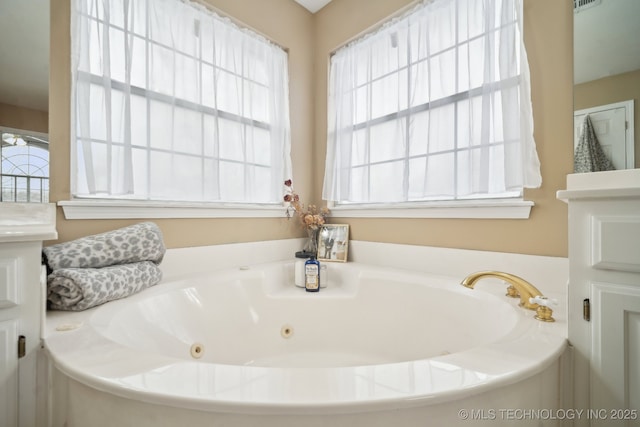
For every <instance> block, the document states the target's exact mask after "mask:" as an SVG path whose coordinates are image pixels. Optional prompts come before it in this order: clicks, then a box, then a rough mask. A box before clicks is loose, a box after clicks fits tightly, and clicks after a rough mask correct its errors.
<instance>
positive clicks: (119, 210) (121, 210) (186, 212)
mask: <svg viewBox="0 0 640 427" xmlns="http://www.w3.org/2000/svg"><path fill="white" fill-rule="evenodd" d="M191 4H192V5H193V6H194V7H196V8H200V9H202V10H204V11H206V13H213V14H215V15H217V16H218V17H220V18H221V19H222V20H224V21H226V22H227V23H228V24H229V25H230V26H233V27H236V28H237V29H238V30H240V31H243V32H244V31H250V32H252V33H254V34H255V35H256V36H257V37H260V38H263V39H265V40H266V41H267V42H268V43H271V44H272V45H274V46H276V47H279V48H280V49H281V50H282V51H283V53H284V55H285V56H288V53H289V52H288V49H287V48H285V47H283V46H282V45H280V44H279V43H277V42H275V41H273V40H271V39H270V38H269V37H267V36H265V35H264V34H263V33H261V32H259V31H257V30H254V29H253V28H251V27H250V26H247V25H246V24H244V23H242V22H240V21H238V20H236V19H235V18H230V17H226V16H224V15H222V14H220V13H219V12H218V11H217V10H214V9H211V8H207V7H205V6H203V5H200V4H198V3H197V2H191ZM73 7H75V6H73V5H72V8H73ZM77 13H78V14H79V15H83V16H85V18H87V19H90V20H92V21H96V22H98V23H100V24H101V25H109V26H110V27H114V28H117V29H119V30H122V29H121V28H120V27H118V26H116V25H115V24H113V23H112V22H105V21H104V19H103V18H101V17H100V16H95V17H94V16H86V14H83V13H82V12H80V11H78V12H77ZM135 37H137V38H139V39H140V40H141V41H142V42H143V43H144V44H145V47H144V49H145V50H146V49H149V48H150V47H149V46H151V45H157V46H159V47H162V48H166V49H171V50H172V51H173V52H175V53H177V54H180V55H183V56H187V57H189V58H191V59H193V60H194V61H195V62H196V64H197V66H198V67H199V68H200V69H201V68H202V67H203V66H204V65H208V66H211V67H213V69H214V72H216V71H218V72H225V73H229V74H230V75H233V76H235V77H237V78H239V79H240V80H241V81H242V82H251V83H252V84H257V85H260V86H264V85H263V84H261V83H260V82H258V81H254V80H253V79H252V78H251V77H250V76H248V75H239V74H237V73H234V72H233V70H230V69H226V68H224V67H221V66H220V65H219V64H216V63H215V61H214V63H210V62H209V61H208V60H207V59H205V58H203V57H201V56H193V55H189V53H187V52H183V51H181V50H180V49H178V50H176V49H174V48H172V47H170V46H166V45H165V44H163V43H161V42H159V41H157V40H153V39H151V38H150V35H149V28H148V22H147V29H146V30H145V34H142V35H140V34H136V35H135ZM145 61H148V58H147V59H145ZM287 63H288V60H287V62H285V67H287V65H286V64H287ZM146 66H147V68H148V64H147V65H146ZM72 72H73V70H72ZM285 72H286V73H288V69H285ZM73 74H74V78H77V77H76V75H83V76H84V77H85V78H86V80H84V82H86V84H92V83H95V82H100V83H101V82H102V77H101V76H99V75H94V74H91V72H89V71H81V70H80V69H77V70H75V72H74V73H73ZM202 78H203V77H202V73H200V79H202ZM147 79H148V74H147ZM244 84H245V83H243V85H244ZM72 85H73V88H74V92H73V94H72V109H73V108H77V107H76V101H75V99H76V98H75V83H73V84H72ZM109 86H110V87H111V88H112V89H116V90H120V91H122V88H124V87H125V86H126V83H122V82H120V81H119V80H117V79H116V78H114V77H113V76H112V77H110V78H109ZM128 89H129V90H131V92H132V93H133V94H137V95H139V96H142V97H144V98H145V99H146V101H145V102H147V108H148V102H149V99H150V98H149V97H151V98H153V99H156V100H159V101H161V100H162V99H163V98H172V97H171V96H169V95H164V94H163V93H161V92H157V91H154V90H152V89H148V88H143V87H139V86H135V85H134V84H130V85H129V86H128ZM285 93H287V94H288V88H286V92H285ZM199 98H200V99H201V95H200V96H199ZM172 101H174V102H175V104H176V105H177V106H179V107H181V108H185V109H187V110H190V111H194V112H199V113H202V114H203V115H207V114H209V115H214V116H216V117H221V118H223V119H227V120H231V121H233V122H235V123H238V124H239V125H241V126H243V129H244V128H245V127H246V126H247V125H248V126H253V127H255V128H259V129H262V130H265V131H267V132H269V131H270V129H271V124H269V123H266V122H262V121H260V120H257V119H254V118H252V117H249V116H246V117H245V116H244V115H238V114H234V113H231V112H227V111H224V110H221V109H219V108H212V107H209V106H207V104H205V103H200V104H198V103H197V102H196V103H194V102H191V101H189V100H187V99H181V98H178V97H177V95H176V96H175V97H173V98H172ZM194 105H195V106H196V107H197V108H193V106H194ZM287 112H288V108H287ZM147 114H148V113H147ZM75 116H76V114H75V113H73V112H72V122H71V126H72V134H73V135H74V136H75V126H77V118H76V117H75ZM147 120H148V118H147ZM287 120H289V118H287ZM243 132H244V131H243ZM87 140H90V141H92V142H99V143H106V144H110V145H118V143H114V142H113V141H111V142H109V141H103V140H99V139H95V138H87ZM79 141H80V140H79V138H77V137H76V138H75V139H74V140H73V141H72V147H71V153H70V154H71V165H72V168H71V171H70V172H71V173H70V183H71V188H72V189H73V190H72V192H71V194H70V198H69V200H61V201H58V202H57V204H58V206H61V207H62V209H63V212H64V214H65V217H66V218H67V219H98V218H99V219H110V218H238V217H240V218H242V217H246V218H253V217H281V216H282V215H283V209H284V208H285V204H284V202H281V201H276V200H274V201H272V202H242V201H240V202H228V201H222V200H220V201H217V200H216V201H181V200H175V201H174V200H162V199H151V198H148V197H147V198H139V197H129V196H126V195H125V196H123V197H115V196H114V197H105V196H104V195H100V194H98V195H95V196H94V195H84V194H83V195H77V194H74V192H75V189H76V188H77V180H78V179H79V178H78V176H77V173H76V172H75V170H76V167H77V160H76V158H75V156H77V155H78V154H77V150H78V149H79V148H78V144H80V143H81V142H79ZM121 145H124V143H122V144H121ZM131 147H132V148H143V149H144V150H145V151H146V152H149V151H153V150H155V149H153V148H151V147H149V146H148V144H147V146H144V147H142V146H138V145H133V144H132V145H131ZM285 148H286V146H285ZM156 151H163V150H161V149H160V150H156ZM173 153H179V154H181V155H182V154H184V155H189V153H183V152H182V151H179V150H178V151H175V150H174V151H173ZM284 154H286V153H284V152H283V155H284ZM272 155H273V153H272ZM194 156H195V157H198V158H201V159H210V160H213V161H215V162H216V163H220V161H225V162H231V163H234V162H235V163H238V162H239V163H242V164H243V165H245V166H247V165H249V166H255V167H268V168H271V167H273V166H269V165H268V164H266V165H263V164H262V163H260V161H258V162H257V163H256V162H252V161H249V159H245V160H244V161H238V162H236V161H234V160H232V159H227V158H224V157H222V156H220V155H216V156H214V157H211V156H206V155H204V154H199V155H194ZM285 166H286V165H285ZM272 191H276V189H273V190H272Z"/></svg>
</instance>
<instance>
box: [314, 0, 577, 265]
mask: <svg viewBox="0 0 640 427" xmlns="http://www.w3.org/2000/svg"><path fill="white" fill-rule="evenodd" d="M410 3H411V2H410V1H408V0H338V1H336V0H334V1H333V2H332V3H330V4H329V5H328V6H326V7H325V8H324V9H322V10H321V11H320V12H319V13H318V14H317V15H316V34H315V43H316V44H315V51H316V57H315V61H316V68H315V69H316V91H315V97H316V116H315V117H316V123H315V125H316V130H315V134H316V138H315V143H316V145H315V147H314V152H315V156H316V158H317V159H319V161H318V162H317V163H316V169H315V171H314V177H315V181H314V182H315V193H314V194H315V195H316V197H317V198H319V195H320V194H321V191H322V179H323V159H324V158H325V147H326V143H325V141H326V126H327V120H326V93H327V69H328V58H329V54H330V52H331V51H333V50H335V49H336V48H337V47H339V46H341V45H343V44H344V43H345V41H347V40H349V39H351V38H353V37H354V36H356V35H358V34H359V33H361V32H362V31H363V30H365V29H367V28H369V27H370V26H372V25H374V24H376V23H378V22H379V21H380V20H382V19H384V18H385V17H386V16H388V15H389V14H391V13H393V11H394V10H397V9H399V8H401V7H404V6H407V5H409V4H410ZM572 18H573V11H572V9H571V2H568V1H562V2H561V1H557V0H525V2H524V19H525V28H524V31H525V32H524V34H525V44H526V48H527V53H528V56H529V62H530V69H531V80H532V83H531V85H532V87H531V92H532V102H533V115H534V126H535V130H534V135H535V139H536V143H537V147H538V155H539V156H540V162H541V164H542V166H541V169H542V179H543V183H542V187H541V188H540V189H535V190H527V191H526V192H525V198H526V199H528V200H533V201H534V202H535V207H534V208H533V210H532V213H531V218H530V219H528V220H460V219H353V218H334V219H333V221H335V222H340V223H348V224H350V225H351V227H350V230H351V238H352V239H356V240H367V241H380V242H392V243H407V244H416V245H428V246H438V247H454V248H466V249H476V250H488V251H499V252H515V253H525V254H538V255H549V256H567V246H568V244H567V209H566V205H565V204H564V203H563V202H560V201H558V200H556V197H555V193H556V191H557V190H559V189H563V188H564V187H565V177H566V174H567V173H570V172H571V170H572V168H573V160H572V144H573V142H572V141H573V140H572V122H571V117H572V111H573V105H572V84H573V76H572V70H573V47H572V41H573V35H572V29H573V21H572Z"/></svg>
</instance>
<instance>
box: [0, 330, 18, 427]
mask: <svg viewBox="0 0 640 427" xmlns="http://www.w3.org/2000/svg"><path fill="white" fill-rule="evenodd" d="M17 342H18V323H17V321H16V320H5V321H2V322H0V385H1V386H0V426H3V427H5V426H6V427H16V426H17V425H18V348H17Z"/></svg>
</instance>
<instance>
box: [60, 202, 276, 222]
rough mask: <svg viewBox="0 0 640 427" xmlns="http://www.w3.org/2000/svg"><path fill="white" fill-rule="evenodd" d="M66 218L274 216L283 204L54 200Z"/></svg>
mask: <svg viewBox="0 0 640 427" xmlns="http://www.w3.org/2000/svg"><path fill="white" fill-rule="evenodd" d="M58 206H60V207H62V210H63V212H64V217H65V218H66V219H132V218H138V219H139V218H276V217H282V218H284V217H285V207H284V206H273V205H251V206H245V205H237V204H210V203H182V202H156V201H133V200H66V201H60V202H58Z"/></svg>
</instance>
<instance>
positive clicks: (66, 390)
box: [45, 262, 566, 427]
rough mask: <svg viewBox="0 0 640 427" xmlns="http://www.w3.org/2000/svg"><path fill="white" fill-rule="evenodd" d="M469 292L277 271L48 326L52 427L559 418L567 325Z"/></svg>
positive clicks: (498, 291) (158, 293)
mask: <svg viewBox="0 0 640 427" xmlns="http://www.w3.org/2000/svg"><path fill="white" fill-rule="evenodd" d="M461 279H462V278H451V277H442V276H429V275H425V274H423V273H417V272H410V271H406V270H394V269H390V268H378V267H372V266H367V265H362V264H356V263H349V264H331V265H330V266H329V286H328V287H327V288H326V289H322V290H321V291H320V292H319V293H307V292H305V291H304V289H299V288H296V287H295V286H294V285H293V274H292V264H291V263H286V262H282V263H270V264H263V265H257V266H252V267H250V268H248V267H244V268H241V269H234V270H226V271H219V272H215V273H214V274H208V275H198V276H192V277H186V278H184V279H180V280H173V281H171V282H167V283H162V284H160V285H158V286H156V287H154V288H151V289H147V290H145V291H143V292H141V293H139V294H137V295H133V296H131V297H128V298H126V299H122V300H118V301H113V302H110V303H107V304H105V305H103V306H100V307H97V308H94V309H91V310H87V311H85V312H81V313H65V312H50V313H48V322H47V323H48V325H47V328H48V335H47V337H46V339H45V346H46V349H47V352H48V355H49V357H50V359H51V361H52V366H53V369H52V374H51V378H52V399H51V401H52V413H53V425H54V426H63V425H66V426H69V427H72V426H89V425H90V426H92V427H101V426H115V425H135V426H154V427H157V426H176V425H188V426H189V427H194V426H215V425H224V426H253V425H260V426H289V425H290V426H301V425H305V426H306V425H310V426H315V425H318V426H320V425H331V426H342V425H344V426H354V425H358V426H359V425H366V426H389V425H394V426H416V425H425V426H426V425H467V426H468V425H471V424H470V421H471V420H477V421H483V420H484V421H485V422H486V420H490V421H491V425H499V424H500V423H504V424H505V425H509V423H512V422H513V419H509V417H508V416H507V415H509V414H513V413H516V412H504V411H507V410H513V411H517V410H520V409H527V408H528V409H532V408H544V409H549V410H552V409H553V408H557V407H558V402H559V397H560V396H559V393H560V390H559V386H558V384H559V378H560V367H561V363H560V359H561V355H562V353H563V351H564V349H565V347H566V339H565V337H564V332H563V330H564V329H563V328H564V325H563V323H564V322H565V317H564V314H563V313H562V311H559V312H556V316H555V317H556V319H557V320H558V321H557V322H556V323H543V322H539V321H536V320H534V319H533V315H534V313H533V312H532V311H529V310H524V309H522V308H519V307H518V306H517V303H518V300H514V299H509V298H507V297H505V296H504V290H505V286H504V285H501V284H498V283H490V280H487V281H486V282H487V283H486V285H478V286H477V287H476V288H477V289H475V290H470V289H466V288H464V287H462V286H460V285H459V282H460V280H461ZM465 411H466V412H465ZM501 411H502V412H501ZM521 421H522V420H521ZM525 421H526V420H525ZM538 421H539V420H531V422H534V425H538V424H537V422H538ZM522 425H527V423H526V422H525V423H524V424H522Z"/></svg>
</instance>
